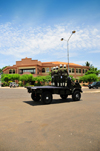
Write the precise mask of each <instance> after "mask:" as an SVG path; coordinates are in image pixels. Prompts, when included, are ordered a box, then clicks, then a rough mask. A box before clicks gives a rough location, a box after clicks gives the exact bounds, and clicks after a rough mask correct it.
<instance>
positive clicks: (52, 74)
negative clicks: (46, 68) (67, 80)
mask: <svg viewBox="0 0 100 151" xmlns="http://www.w3.org/2000/svg"><path fill="white" fill-rule="evenodd" d="M54 74H55V67H53V68H52V71H51V78H52V81H51V83H52V85H54Z"/></svg>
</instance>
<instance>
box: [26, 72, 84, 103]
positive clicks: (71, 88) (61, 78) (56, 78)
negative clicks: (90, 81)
mask: <svg viewBox="0 0 100 151" xmlns="http://www.w3.org/2000/svg"><path fill="white" fill-rule="evenodd" d="M66 71H67V70H65V69H64V70H62V69H60V70H58V69H57V70H53V71H52V73H51V76H52V81H51V83H52V85H50V86H33V87H31V86H28V87H26V88H27V90H28V93H31V98H32V100H33V101H35V102H37V101H40V100H41V101H42V102H43V103H44V104H50V103H51V102H52V95H53V94H59V95H60V97H61V98H62V99H67V97H68V95H72V99H73V101H79V100H80V98H81V92H82V90H81V86H80V84H79V83H78V82H76V83H75V82H71V80H70V85H68V83H69V82H68V81H67V79H70V78H69V76H68V73H67V72H66ZM66 73H67V74H66Z"/></svg>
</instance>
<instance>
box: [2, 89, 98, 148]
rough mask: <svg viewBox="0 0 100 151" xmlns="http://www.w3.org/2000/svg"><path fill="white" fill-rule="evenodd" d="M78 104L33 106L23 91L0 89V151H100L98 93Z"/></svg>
mask: <svg viewBox="0 0 100 151" xmlns="http://www.w3.org/2000/svg"><path fill="white" fill-rule="evenodd" d="M83 92H84V93H83V94H82V97H81V100H80V101H76V102H73V101H72V99H71V97H69V98H68V99H67V101H66V100H61V99H60V97H59V96H58V95H54V96H53V98H54V99H53V102H52V104H50V105H43V104H42V103H41V102H38V103H36V102H33V101H32V100H31V97H30V94H29V93H27V90H26V89H23V88H18V89H17V88H11V89H10V88H0V151H100V90H89V89H87V88H83Z"/></svg>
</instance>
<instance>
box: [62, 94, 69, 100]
mask: <svg viewBox="0 0 100 151" xmlns="http://www.w3.org/2000/svg"><path fill="white" fill-rule="evenodd" d="M60 97H61V98H62V99H66V98H67V97H68V95H67V94H65V95H64V94H61V95H60Z"/></svg>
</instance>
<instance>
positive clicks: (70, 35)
mask: <svg viewBox="0 0 100 151" xmlns="http://www.w3.org/2000/svg"><path fill="white" fill-rule="evenodd" d="M75 32H76V31H75V30H74V31H72V33H71V35H70V37H69V38H68V40H65V39H64V38H61V41H63V40H65V41H67V58H68V75H69V45H68V42H69V39H70V38H71V36H72V34H74V33H75Z"/></svg>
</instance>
